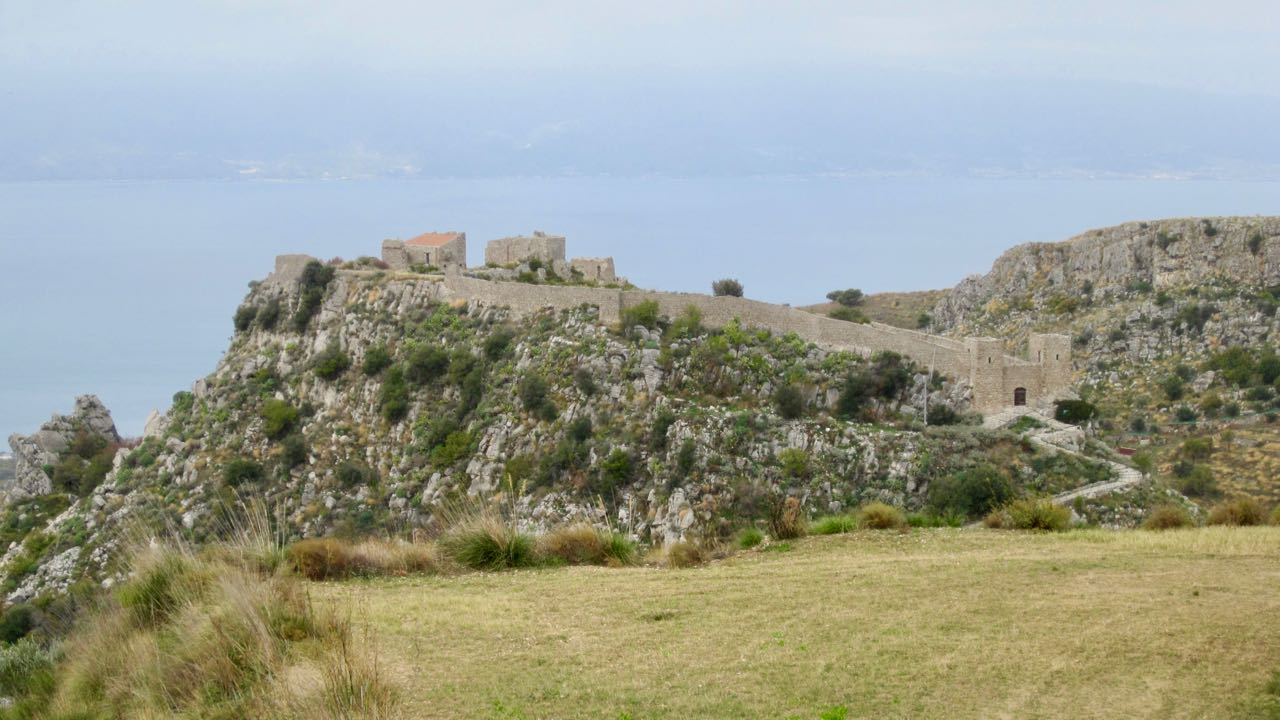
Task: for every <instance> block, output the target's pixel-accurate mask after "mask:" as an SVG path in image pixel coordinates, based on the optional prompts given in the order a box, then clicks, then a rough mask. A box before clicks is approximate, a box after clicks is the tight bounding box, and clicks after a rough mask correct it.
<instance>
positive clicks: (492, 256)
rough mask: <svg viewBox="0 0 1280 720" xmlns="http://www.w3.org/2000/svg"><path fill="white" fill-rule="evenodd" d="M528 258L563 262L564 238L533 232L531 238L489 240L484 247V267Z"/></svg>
mask: <svg viewBox="0 0 1280 720" xmlns="http://www.w3.org/2000/svg"><path fill="white" fill-rule="evenodd" d="M530 258H537V259H539V260H542V261H543V262H546V263H554V262H556V261H560V262H564V236H563V235H547V234H546V233H543V232H535V233H534V234H533V235H532V236H526V235H521V236H517V237H509V238H502V239H501V240H490V241H489V243H488V244H487V245H485V247H484V262H485V264H486V265H510V264H511V263H518V262H523V261H525V260H528V259H530Z"/></svg>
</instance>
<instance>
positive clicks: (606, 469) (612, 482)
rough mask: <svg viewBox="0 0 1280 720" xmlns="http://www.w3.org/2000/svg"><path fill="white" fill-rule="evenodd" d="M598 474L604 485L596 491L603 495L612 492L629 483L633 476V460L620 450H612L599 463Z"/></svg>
mask: <svg viewBox="0 0 1280 720" xmlns="http://www.w3.org/2000/svg"><path fill="white" fill-rule="evenodd" d="M600 474H601V476H602V479H603V480H604V483H603V485H602V486H601V487H599V488H598V490H599V491H600V492H603V493H610V492H613V490H614V489H615V488H617V487H618V486H620V485H626V484H627V483H629V482H631V479H632V477H633V476H634V475H635V458H633V457H632V456H631V453H629V452H627V451H626V450H623V449H622V448H614V449H613V451H612V452H610V453H609V455H608V457H606V458H605V459H604V462H603V463H601V465H600Z"/></svg>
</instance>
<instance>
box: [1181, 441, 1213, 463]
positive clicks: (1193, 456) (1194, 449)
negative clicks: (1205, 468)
mask: <svg viewBox="0 0 1280 720" xmlns="http://www.w3.org/2000/svg"><path fill="white" fill-rule="evenodd" d="M1181 453H1182V456H1183V457H1185V458H1187V459H1188V460H1207V459H1209V456H1210V455H1212V454H1213V438H1207V437H1205V438H1187V439H1186V440H1183V441H1182V448H1181Z"/></svg>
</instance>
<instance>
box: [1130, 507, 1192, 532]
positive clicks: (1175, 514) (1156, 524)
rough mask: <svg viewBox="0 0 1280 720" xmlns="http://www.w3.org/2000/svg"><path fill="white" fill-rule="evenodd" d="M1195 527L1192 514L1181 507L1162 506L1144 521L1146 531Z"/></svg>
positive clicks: (1143, 526)
mask: <svg viewBox="0 0 1280 720" xmlns="http://www.w3.org/2000/svg"><path fill="white" fill-rule="evenodd" d="M1194 525H1195V521H1194V520H1192V519H1191V513H1189V512H1187V509H1186V508H1184V507H1182V506H1181V505H1161V506H1159V507H1157V508H1154V509H1153V510H1152V511H1151V514H1150V515H1148V516H1147V519H1146V520H1144V521H1142V529H1144V530H1173V529H1175V528H1185V527H1192V526H1194Z"/></svg>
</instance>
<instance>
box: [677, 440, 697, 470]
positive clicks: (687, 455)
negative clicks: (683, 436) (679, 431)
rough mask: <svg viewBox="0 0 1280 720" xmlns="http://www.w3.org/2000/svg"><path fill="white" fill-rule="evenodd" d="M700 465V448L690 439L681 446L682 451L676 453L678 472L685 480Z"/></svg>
mask: <svg viewBox="0 0 1280 720" xmlns="http://www.w3.org/2000/svg"><path fill="white" fill-rule="evenodd" d="M697 464H698V446H697V445H696V444H695V443H694V442H693V439H692V438H690V439H688V440H685V441H684V442H683V443H681V444H680V450H679V451H678V452H677V453H676V472H677V473H678V474H679V476H680V477H682V478H685V477H688V476H689V473H691V472H693V469H694V468H695V467H696V466H697Z"/></svg>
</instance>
